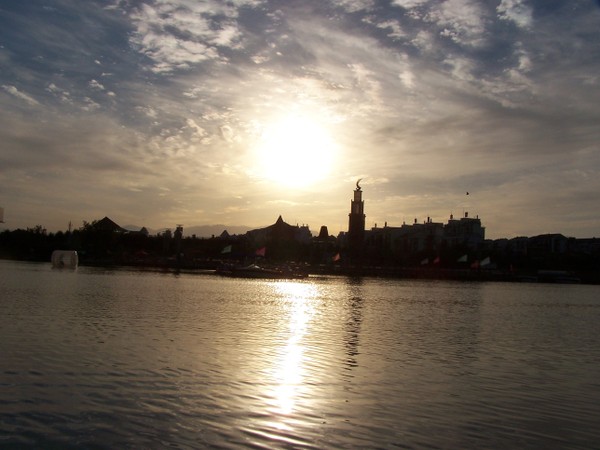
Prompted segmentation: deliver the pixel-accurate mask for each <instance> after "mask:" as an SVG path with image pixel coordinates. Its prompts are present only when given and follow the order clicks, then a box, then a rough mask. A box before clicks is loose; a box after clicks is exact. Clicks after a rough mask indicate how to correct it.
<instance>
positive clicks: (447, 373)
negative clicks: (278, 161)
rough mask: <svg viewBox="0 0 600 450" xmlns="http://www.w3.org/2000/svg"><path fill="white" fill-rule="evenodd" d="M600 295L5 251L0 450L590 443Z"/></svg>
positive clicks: (598, 434)
mask: <svg viewBox="0 0 600 450" xmlns="http://www.w3.org/2000/svg"><path fill="white" fill-rule="evenodd" d="M599 294H600V287H597V286H573V285H569V286H563V285H542V284H503V283H457V282H431V281H411V280H380V279H362V280H358V279H347V278H338V277H323V278H309V279H308V280H300V281H293V282H285V281H263V280H236V279H229V278H219V277H216V276H207V275H194V274H180V275H174V274H169V273H156V272H141V271H130V270H103V269H96V268H86V267H80V268H79V269H78V270H77V271H74V272H72V271H58V270H52V269H51V268H50V266H49V264H27V263H14V262H6V261H0V447H2V448H24V447H35V448H206V447H210V448H520V449H526V448H581V449H589V448H598V447H600V429H599V428H598V423H599V420H600V335H599V333H598V332H597V324H598V323H600V295H599Z"/></svg>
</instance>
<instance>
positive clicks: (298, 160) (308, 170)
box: [256, 115, 337, 188]
mask: <svg viewBox="0 0 600 450" xmlns="http://www.w3.org/2000/svg"><path fill="white" fill-rule="evenodd" d="M336 154H337V145H336V143H335V141H334V139H333V138H332V137H331V135H330V134H329V132H328V130H327V128H326V127H325V126H323V125H321V124H320V123H319V122H317V121H316V120H314V119H312V118H310V117H307V116H301V115H289V116H287V117H284V118H280V119H278V120H275V121H274V122H272V123H271V124H269V125H268V126H267V127H266V128H265V129H264V131H263V133H262V135H261V137H260V140H259V142H258V146H257V151H256V163H257V167H256V171H257V172H258V174H259V176H260V177H261V178H264V179H268V180H270V181H272V182H275V183H277V184H278V185H280V186H283V187H287V188H302V187H308V186H311V185H313V184H315V183H317V182H319V181H321V180H323V179H325V178H326V177H327V176H328V175H329V174H330V173H331V171H332V170H333V164H334V160H335V156H336Z"/></svg>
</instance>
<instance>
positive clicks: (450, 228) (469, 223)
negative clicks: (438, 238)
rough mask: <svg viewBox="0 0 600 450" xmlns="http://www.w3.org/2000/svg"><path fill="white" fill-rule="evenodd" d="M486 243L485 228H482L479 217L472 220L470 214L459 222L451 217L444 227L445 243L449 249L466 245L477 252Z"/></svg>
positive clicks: (466, 213) (466, 214)
mask: <svg viewBox="0 0 600 450" xmlns="http://www.w3.org/2000/svg"><path fill="white" fill-rule="evenodd" d="M484 241H485V227H482V226H481V220H479V217H475V218H471V217H469V213H468V212H465V216H464V217H461V218H460V219H458V220H457V219H454V217H453V216H452V215H451V216H450V220H449V221H448V223H447V224H446V225H445V226H444V242H445V244H446V246H447V247H449V248H452V247H457V246H459V245H464V246H466V247H468V248H469V249H472V250H476V249H477V248H478V247H480V246H481V245H482V244H483V242H484Z"/></svg>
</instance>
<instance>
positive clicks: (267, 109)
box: [0, 0, 600, 238]
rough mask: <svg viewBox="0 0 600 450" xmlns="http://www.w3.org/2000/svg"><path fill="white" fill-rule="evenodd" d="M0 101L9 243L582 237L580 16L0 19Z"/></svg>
mask: <svg viewBox="0 0 600 450" xmlns="http://www.w3.org/2000/svg"><path fill="white" fill-rule="evenodd" d="M0 104H1V105H2V108H1V109H0V206H2V207H4V220H5V222H6V223H5V224H4V227H8V228H10V229H16V228H25V227H33V226H35V225H38V224H40V225H42V226H44V227H45V228H47V229H48V230H50V231H56V230H66V229H67V227H68V223H69V222H72V223H73V225H74V226H75V227H78V226H81V224H82V221H84V220H86V221H92V220H94V219H100V218H102V217H104V216H109V217H111V218H112V219H113V220H115V221H116V222H117V223H119V224H121V225H130V224H131V225H139V226H147V227H149V228H155V229H158V228H165V227H171V228H172V227H174V226H175V224H184V227H185V226H192V225H202V224H228V225H246V226H250V227H260V226H266V225H270V224H272V223H273V222H275V220H276V219H277V216H278V215H280V214H281V215H282V216H283V218H284V220H286V221H287V222H288V223H291V224H296V223H298V224H308V225H309V226H310V228H311V230H312V231H313V234H316V233H318V231H319V227H320V226H321V225H327V226H328V228H329V231H330V233H331V234H337V232H338V231H340V230H346V229H347V224H348V212H349V208H350V200H351V198H352V191H353V189H354V188H355V183H356V180H357V179H359V178H363V181H362V182H361V186H362V189H363V192H364V193H363V198H364V200H365V213H366V215H367V227H368V228H370V227H372V226H374V225H375V224H377V225H378V226H383V225H384V224H385V222H387V223H388V225H389V226H400V225H402V223H403V222H406V223H412V222H413V221H414V219H415V218H416V219H417V220H418V221H420V222H422V221H424V220H426V218H427V217H428V216H429V217H431V218H432V219H433V220H434V221H436V222H446V221H447V220H448V218H449V216H450V214H454V216H455V217H460V216H462V215H463V214H464V213H465V212H468V213H469V215H470V216H475V215H478V216H479V217H480V218H481V219H482V221H483V225H484V226H486V235H487V237H490V238H498V237H514V236H519V235H525V236H533V235H536V234H542V233H549V232H561V233H563V234H565V235H568V236H575V237H593V236H600V196H599V194H600V176H599V175H600V2H598V1H592V0H564V1H560V0H552V1H548V0H446V1H443V0H338V1H327V0H303V1H295V0H294V1H292V0H229V1H216V0H207V1H198V0H105V1H94V0H87V1H80V0H28V1H19V2H18V1H9V2H2V3H1V4H0ZM466 192H469V195H466Z"/></svg>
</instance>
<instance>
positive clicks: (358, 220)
mask: <svg viewBox="0 0 600 450" xmlns="http://www.w3.org/2000/svg"><path fill="white" fill-rule="evenodd" d="M360 180H362V178H361V179H359V180H358V181H357V182H356V189H355V190H354V200H352V202H351V203H350V214H348V217H349V220H348V246H349V247H350V251H351V252H352V253H357V252H359V251H360V249H361V248H362V246H363V242H364V239H365V202H363V200H362V190H361V188H360V184H359V183H360Z"/></svg>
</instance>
